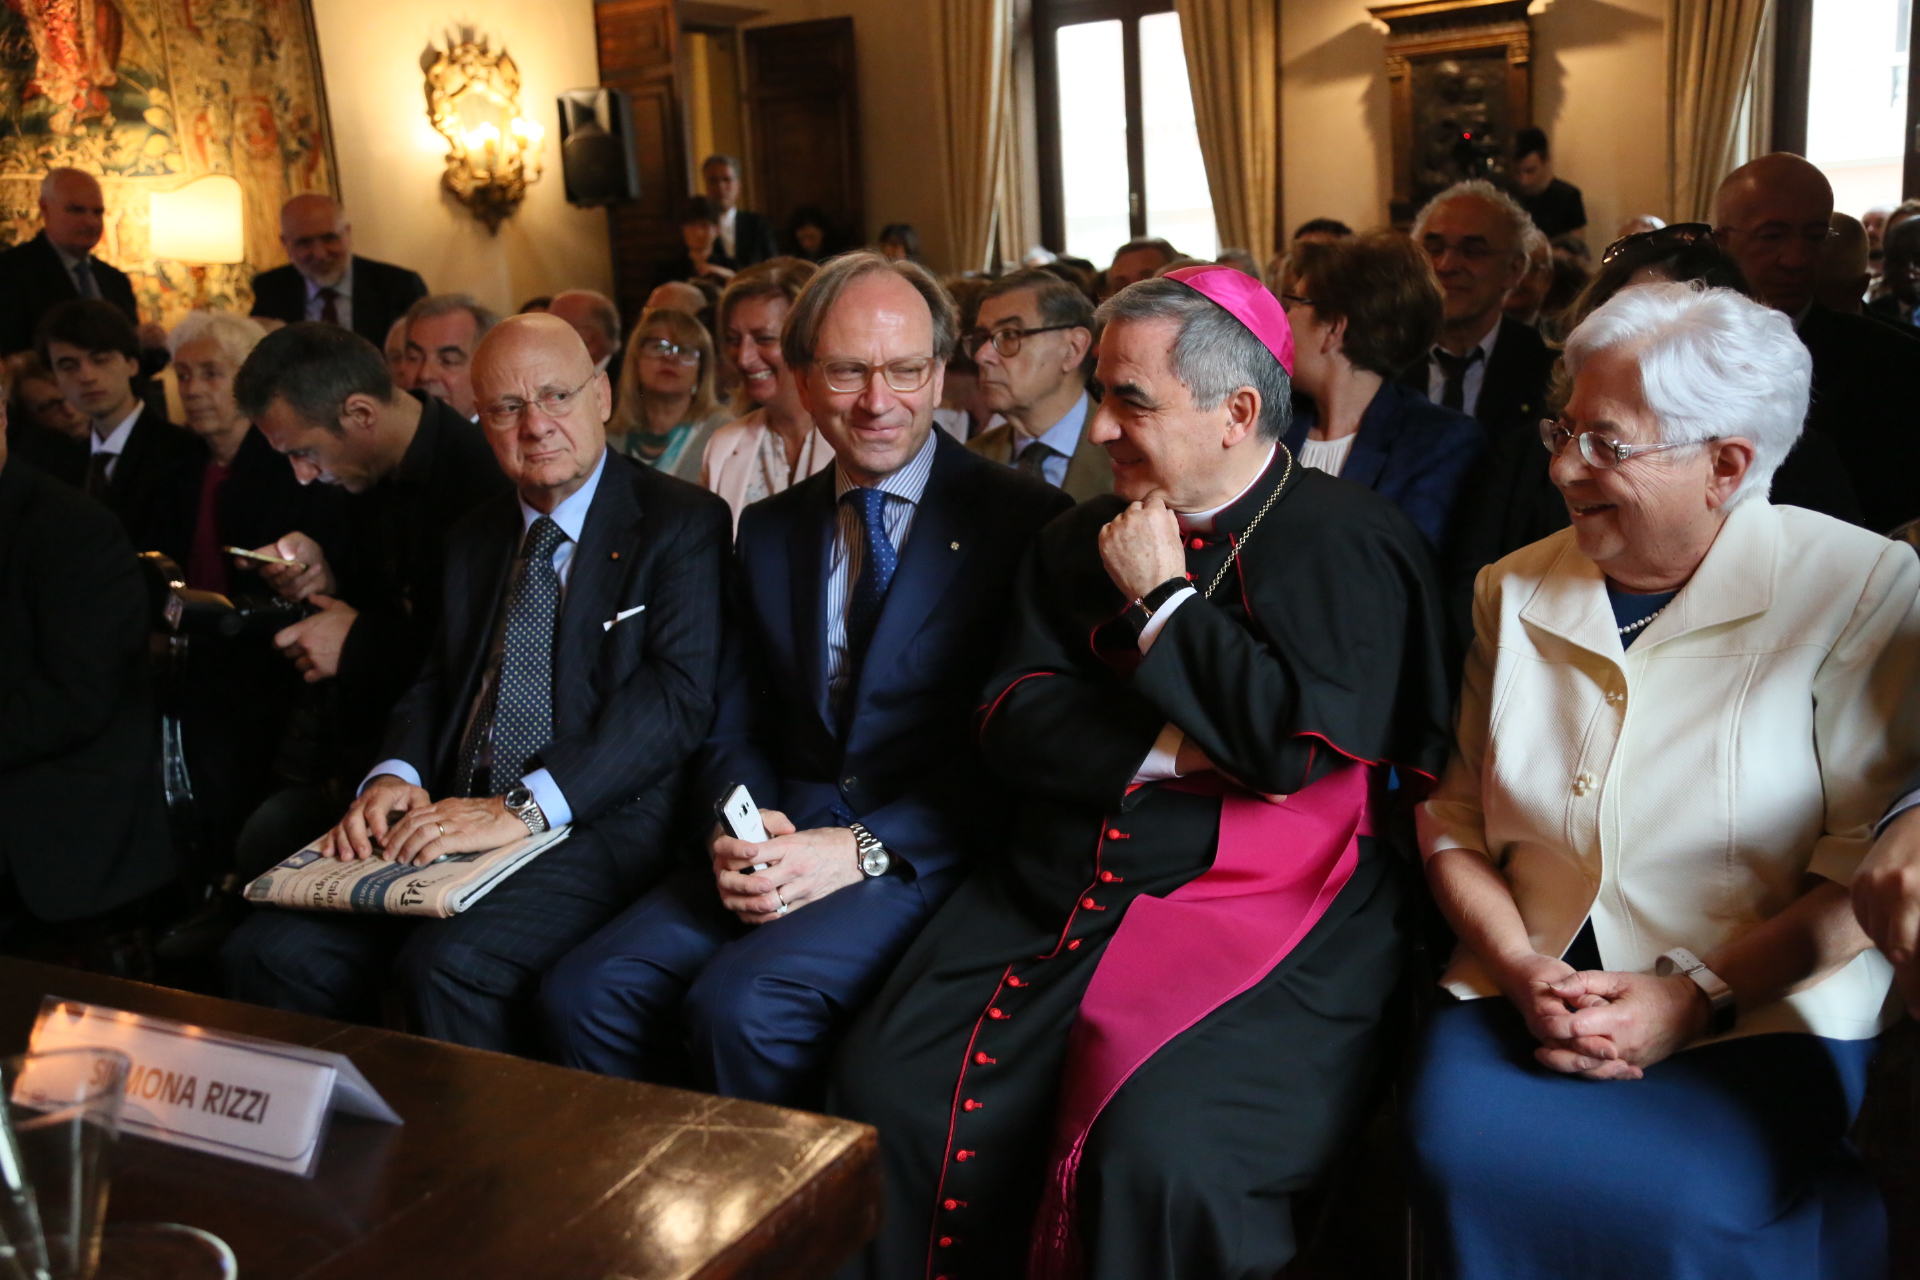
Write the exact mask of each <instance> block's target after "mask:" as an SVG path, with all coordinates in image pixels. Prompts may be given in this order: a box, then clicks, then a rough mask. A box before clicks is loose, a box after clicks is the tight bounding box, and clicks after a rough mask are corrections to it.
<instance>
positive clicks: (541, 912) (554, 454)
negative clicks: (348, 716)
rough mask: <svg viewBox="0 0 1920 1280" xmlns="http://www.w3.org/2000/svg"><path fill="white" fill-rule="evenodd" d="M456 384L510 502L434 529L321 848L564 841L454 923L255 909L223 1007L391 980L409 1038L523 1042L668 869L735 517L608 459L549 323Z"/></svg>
mask: <svg viewBox="0 0 1920 1280" xmlns="http://www.w3.org/2000/svg"><path fill="white" fill-rule="evenodd" d="M475 383H476V385H477V388H478V391H479V395H480V403H481V405H482V410H481V415H482V419H483V421H484V423H485V425H486V430H487V437H488V440H489V442H490V443H491V444H492V445H493V449H494V453H495V456H496V457H497V458H498V459H499V462H500V467H501V470H503V471H504V472H505V473H506V474H507V476H508V477H509V478H510V479H511V480H512V481H513V482H514V486H515V490H516V493H515V495H514V496H513V497H511V498H507V497H502V498H499V499H496V500H494V501H491V502H488V503H486V504H485V505H483V506H481V507H480V508H478V509H476V510H475V511H474V512H473V513H472V514H471V515H470V516H468V517H467V518H466V519H465V520H462V521H461V522H460V523H458V524H457V525H455V526H454V528H453V530H452V531H451V533H450V535H449V551H448V561H447V577H446V590H445V606H446V614H445V622H444V625H443V626H442V628H441V630H440V633H439V636H438V638H437V639H436V642H435V645H434V648H433V649H432V651H431V653H430V656H429V658H428V661H427V665H426V667H425V669H424V670H423V671H422V672H421V675H420V679H419V681H418V682H417V683H415V685H414V687H413V689H412V690H411V691H410V692H409V693H408V694H407V695H406V697H405V698H403V699H402V700H401V702H400V705H399V706H398V707H396V708H395V709H394V713H393V717H392V719H391V721H390V722H389V727H388V735H387V744H386V749H385V754H386V756H387V759H385V760H384V761H383V762H382V763H380V764H379V765H377V766H375V768H374V770H373V772H372V773H371V774H370V776H369V777H368V778H367V780H366V782H365V783H364V784H363V785H362V787H361V791H360V795H359V797H358V798H357V799H356V800H355V801H354V802H353V803H352V804H351V805H350V806H349V807H348V809H347V812H346V814H345V816H344V817H342V818H341V820H340V822H339V824H338V825H337V826H335V827H334V828H333V829H332V830H331V831H330V832H328V833H327V835H326V837H325V845H324V850H325V852H326V854H327V855H328V856H330V857H334V858H340V859H365V858H372V857H379V858H384V859H386V860H388V861H391V862H396V863H401V862H412V863H415V864H419V865H424V864H426V863H429V862H431V861H433V860H434V859H436V858H438V857H440V856H442V855H445V854H458V853H470V852H475V851H479V850H485V849H493V848H498V847H500V846H502V845H505V844H508V843H511V842H512V841H514V840H516V839H520V838H523V837H525V836H526V835H528V834H529V833H530V832H534V833H537V832H541V831H545V830H547V829H548V828H549V827H557V826H562V825H571V827H572V834H571V836H570V838H569V839H568V840H567V841H565V842H564V843H562V844H560V845H558V846H556V847H554V848H552V849H550V850H548V851H547V852H545V853H543V854H542V855H541V856H540V857H539V858H538V859H537V860H536V861H534V862H533V863H532V864H530V865H529V866H527V867H525V868H524V869H522V870H520V871H519V872H518V873H516V874H515V875H514V877H513V878H512V879H511V880H509V881H507V882H506V883H505V884H503V885H501V886H500V887H499V888H497V889H495V890H493V891H492V892H491V893H489V894H488V895H487V897H486V898H485V899H484V900H483V901H481V902H480V903H479V904H477V905H476V906H474V907H472V908H471V909H469V910H468V911H467V912H465V913H464V914H462V915H458V916H454V917H452V918H450V919H445V920H431V921H422V922H413V921H403V920H396V919H376V918H367V917H357V916H350V915H340V916H335V915H328V914H305V913H299V912H279V911H276V912H262V913H260V914H258V915H256V916H255V917H253V918H252V919H251V920H249V921H248V922H247V923H246V924H245V925H243V926H241V928H240V930H239V931H237V932H236V933H235V934H234V936H233V937H232V938H231V939H230V940H229V941H228V944H227V947H226V949H225V952H224V959H225V963H226V967H227V973H228V976H229V980H230V984H231V986H232V989H233V992H234V994H235V995H237V996H239V997H240V998H241V999H246V1000H252V1001H255V1002H257V1003H261V1004H269V1005H274V1006H276V1007H280V1008H286V1009H296V1010H300V1011H302V1012H307V1013H315V1014H321V1015H324V1016H331V1017H359V1018H363V1019H364V1018H371V1017H373V1016H374V1014H375V1012H376V1011H377V1010H378V1008H379V1007H380V996H381V993H382V991H383V989H385V988H386V987H388V986H389V985H392V984H397V985H398V988H399V990H400V993H401V995H402V996H403V997H404V998H405V1001H406V1004H407V1008H408V1010H409V1013H410V1016H411V1021H412V1024H413V1026H414V1027H415V1028H416V1029H418V1030H419V1031H421V1032H422V1033H424V1034H426V1035H430V1036H434V1037H436V1038H438V1039H443V1040H451V1041H454V1042H456V1043H459V1044H466V1045H471V1046H474V1047H476V1048H483V1049H494V1050H498V1051H502V1052H521V1053H528V1052H533V1051H535V1050H536V1049H537V1047H538V1043H539V1041H538V1036H537V1034H536V1033H535V1031H534V1027H533V1024H532V1022H531V1015H532V1012H533V1007H532V1006H533V997H534V994H535V992H536V990H537V987H538V983H539V980H540V976H541V974H542V973H544V972H545V970H546V969H547V967H548V966H550V965H551V964H552V963H553V962H554V961H555V960H557V959H559V958H560V956H562V955H564V954H565V953H566V952H567V951H568V950H569V949H571V948H572V947H573V946H575V945H576V944H577V943H579V942H580V941H582V940H583V939H584V938H586V937H587V936H588V935H589V934H591V933H592V932H593V931H594V930H595V929H597V928H599V927H600V926H601V925H602V924H604V923H606V921H607V920H608V919H610V918H611V917H612V916H613V915H614V914H615V913H617V912H618V911H619V910H620V908H621V906H622V905H624V904H625V903H627V902H630V901H632V900H633V898H634V897H636V896H637V895H639V894H640V893H642V892H644V891H645V890H646V889H648V888H649V887H651V885H652V884H653V882H654V881H656V880H658V879H659V878H660V876H661V875H662V874H664V873H665V871H666V869H667V866H668V863H669V856H668V849H667V841H666V829H667V823H668V818H669V816H670V810H671V808H672V803H673V798H674V795H675V793H676V791H677V789H678V784H679V777H680V770H681V766H682V764H683V763H684V761H685V760H686V758H687V757H688V756H689V755H690V754H691V753H692V752H693V751H694V749H695V748H696V747H698V746H699V744H700V742H701V740H702V738H703V737H704V736H705V734H706V731H707V728H708V725H709V724H710V723H711V721H712V717H713V697H714V680H715V671H716V667H717V665H718V655H719V648H720V646H719V632H720V580H721V575H722V572H723V566H724V563H725V556H726V547H727V539H728V530H729V525H730V521H731V518H730V516H729V514H728V511H727V508H726V505H725V504H724V503H722V502H721V501H720V500H719V499H717V498H715V497H713V496H712V495H710V494H707V493H705V492H704V491H702V490H699V489H696V488H694V487H693V486H691V485H688V484H686V483H684V482H682V481H679V480H675V479H673V478H672V477H670V476H666V475H663V474H661V473H659V472H656V471H653V470H651V469H649V468H646V467H642V466H639V465H637V464H635V463H632V462H630V461H628V460H627V459H626V458H623V457H620V456H619V455H617V454H614V453H612V452H611V451H610V450H608V449H607V447H606V428H605V424H606V419H607V417H608V415H609V414H610V413H611V412H612V406H613V391H612V387H611V385H610V384H609V382H608V380H607V376H606V374H605V373H604V372H599V371H596V370H595V369H594V367H593V360H592V359H591V357H589V356H588V354H587V349H586V347H585V346H584V345H583V344H582V343H581V341H580V339H579V337H578V335H576V334H575V333H574V332H573V330H572V329H571V328H570V327H569V326H568V325H567V324H566V322H565V321H563V320H560V319H558V318H557V317H554V316H548V315H537V314H536V315H523V316H515V317H513V318H511V319H509V320H506V321H504V322H502V323H501V325H500V326H499V327H498V328H497V329H496V330H495V331H494V333H493V334H491V335H489V337H488V339H487V340H486V342H484V343H483V344H482V345H481V348H480V351H479V353H478V357H477V362H476V369H475ZM288 852H292V851H291V850H289V851H288Z"/></svg>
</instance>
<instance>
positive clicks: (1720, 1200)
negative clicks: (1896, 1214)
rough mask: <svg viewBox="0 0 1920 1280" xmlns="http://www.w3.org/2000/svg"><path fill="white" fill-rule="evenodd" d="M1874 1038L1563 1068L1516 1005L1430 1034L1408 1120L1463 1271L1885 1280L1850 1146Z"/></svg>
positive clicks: (1880, 1240)
mask: <svg viewBox="0 0 1920 1280" xmlns="http://www.w3.org/2000/svg"><path fill="white" fill-rule="evenodd" d="M1877 1044H1878V1042H1877V1041H1874V1040H1826V1039H1822V1038H1819V1037H1817V1036H1811V1035H1762V1036H1748V1037H1744V1038H1742V1039H1739V1040H1731V1041H1728V1042H1727V1043H1725V1044H1715V1045H1706V1046H1704V1047H1702V1048H1698V1049H1691V1050H1688V1051H1687V1052H1685V1053H1680V1054H1676V1055H1674V1056H1673V1057H1671V1058H1668V1059H1667V1060H1666V1061H1664V1062H1661V1063H1659V1064H1658V1065H1656V1066H1654V1067H1651V1068H1649V1069H1648V1071H1647V1073H1646V1076H1645V1077H1644V1078H1643V1079H1640V1080H1634V1081H1611V1082H1599V1081H1591V1080H1583V1079H1581V1078H1579V1077H1577V1076H1567V1075H1561V1074H1560V1073H1558V1072H1554V1071H1549V1070H1547V1069H1546V1068H1545V1067H1542V1066H1540V1065H1539V1064H1538V1063H1537V1062H1535V1061H1534V1059H1533V1050H1534V1048H1535V1047H1536V1041H1535V1040H1534V1039H1533V1037H1532V1036H1531V1035H1529V1034H1528V1032H1527V1027H1526V1022H1525V1021H1524V1020H1523V1019H1522V1018H1521V1016H1520V1014H1519V1011H1518V1010H1516V1009H1515V1008H1514V1007H1513V1006H1512V1005H1511V1004H1509V1003H1508V1002H1507V1001H1506V1000H1504V999H1501V998H1499V997H1494V998H1491V999H1486V1000H1473V1001H1469V1002H1466V1003H1463V1004H1451V1003H1450V1004H1448V1005H1447V1007H1445V1008H1443V1009H1441V1010H1440V1011H1439V1012H1438V1014H1437V1015H1436V1016H1435V1018H1434V1020H1433V1024H1432V1026H1431V1027H1429V1028H1428V1034H1427V1038H1426V1044H1425V1046H1424V1048H1423V1050H1422V1052H1421V1056H1420V1062H1419V1066H1418V1075H1417V1077H1416V1080H1415V1084H1414V1092H1413V1097H1412V1100H1411V1104H1410V1107H1409V1114H1408V1126H1409V1131H1410V1136H1411V1138H1412V1141H1413V1146H1414V1154H1415V1159H1416V1161H1417V1163H1418V1166H1419V1171H1420V1175H1421V1180H1422V1184H1423V1190H1424V1192H1425V1194H1426V1196H1427V1198H1428V1207H1429V1209H1430V1211H1431V1212H1430V1219H1431V1220H1432V1221H1433V1223H1434V1224H1435V1225H1436V1226H1437V1227H1438V1229H1439V1234H1440V1238H1441V1241H1442V1244H1443V1247H1444V1249H1445V1252H1446V1253H1447V1255H1448V1256H1449V1257H1450V1258H1451V1260H1452V1272H1453V1276H1454V1280H1534V1278H1536V1277H1538V1278H1541V1280H1546V1278H1548V1277H1551V1278H1552V1280H1585V1278H1587V1277H1591V1278H1592V1280H1626V1278H1628V1277H1631V1280H1881V1278H1882V1277H1884V1276H1885V1275H1886V1270H1887V1261H1886V1252H1887V1224H1886V1210H1885V1207H1884V1206H1883V1204H1882V1203H1881V1199H1880V1193H1879V1190H1878V1189H1877V1188H1876V1187H1875V1185H1874V1183H1873V1181H1872V1180H1871V1179H1870V1178H1869V1177H1868V1175H1867V1172H1866V1170H1865V1168H1864V1167H1863V1166H1862V1165H1861V1163H1860V1159H1859V1156H1858V1155H1857V1154H1856V1153H1855V1151H1854V1150H1853V1147H1852V1145H1851V1144H1850V1143H1848V1141H1847V1137H1846V1134H1847V1130H1848V1128H1849V1127H1850V1126H1851V1124H1852V1123H1853V1118H1854V1116H1855V1115H1856V1114H1858V1112H1859V1110H1860V1102H1861V1098H1862V1097H1863V1095H1864V1094H1865V1092H1866V1082H1867V1064H1868V1062H1869V1060H1870V1059H1871V1058H1872V1057H1873V1052H1874V1049H1875V1047H1876V1046H1877Z"/></svg>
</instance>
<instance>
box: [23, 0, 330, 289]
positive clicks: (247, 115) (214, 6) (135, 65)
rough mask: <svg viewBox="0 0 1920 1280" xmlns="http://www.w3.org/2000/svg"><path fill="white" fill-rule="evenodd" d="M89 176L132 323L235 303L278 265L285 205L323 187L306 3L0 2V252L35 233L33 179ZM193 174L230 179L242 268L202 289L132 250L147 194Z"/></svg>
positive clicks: (321, 126)
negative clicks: (241, 217) (131, 307)
mask: <svg viewBox="0 0 1920 1280" xmlns="http://www.w3.org/2000/svg"><path fill="white" fill-rule="evenodd" d="M63 165H67V166H72V167H73V168H76V169H84V170H86V171H87V172H89V173H92V174H96V175H98V176H99V178H100V182H101V187H102V189H103V190H104V192H105V194H106V206H107V230H106V236H105V238H104V239H103V240H102V241H101V244H100V247H99V248H98V249H97V250H95V252H96V253H97V254H98V255H99V256H100V257H102V258H104V259H105V260H107V261H108V262H111V263H113V264H114V265H115V266H117V267H119V268H121V269H122V270H123V271H126V272H127V273H128V274H129V275H131V276H132V277H133V282H134V290H135V292H136V294H137V295H138V296H139V300H140V311H141V317H142V318H143V319H149V320H159V321H161V322H162V323H164V324H171V323H173V322H175V321H177V320H178V319H179V318H180V317H181V316H182V315H184V314H185V313H186V312H187V310H188V309H189V308H190V307H192V306H193V305H194V302H195V299H196V297H198V298H199V299H200V300H201V301H202V302H203V303H204V304H206V305H211V306H216V307H222V308H237V309H239V310H240V311H241V312H242V313H243V314H244V312H245V311H246V309H247V308H248V306H250V305H251V302H252V299H251V296H250V295H249V293H248V289H247V282H248V280H249V279H250V278H251V277H252V274H253V273H254V272H255V271H259V270H262V269H264V268H266V267H270V266H274V265H277V264H279V263H281V262H284V261H286V254H285V252H284V251H283V250H282V249H281V247H280V240H279V211H280V206H281V204H282V203H283V202H285V200H286V199H287V197H288V196H290V195H296V194H298V193H301V192H306V191H320V192H333V191H335V190H337V189H338V186H337V179H336V177H335V170H334V162H333V145H332V140H331V137H330V136H329V133H328V129H327V108H326V93H325V88H324V86H323V84H322V82H321V79H320V55H319V47H318V43H317V41H316V39H315V36H314V30H313V13H312V10H311V9H310V8H309V7H308V0H0V247H5V246H7V245H11V244H17V243H19V242H20V241H22V240H26V239H28V238H30V237H31V236H32V235H33V234H34V233H35V232H36V231H37V230H38V229H39V211H38V208H37V206H36V201H37V199H38V197H39V183H40V179H41V177H42V176H44V175H45V174H46V172H47V170H49V169H52V168H58V167H60V166H63ZM207 173H227V174H232V175H233V177H234V178H235V179H237V180H238V181H239V183H240V188H241V192H242V198H243V201H244V210H245V218H246V224H247V239H246V244H247V259H248V260H247V261H246V262H245V263H241V264H239V265H235V266H213V267H209V268H207V269H206V271H205V279H204V284H202V283H200V282H196V281H195V279H194V278H193V275H192V273H191V270H190V269H189V268H188V266H187V265H186V264H184V263H178V262H156V261H153V260H152V259H150V258H149V256H148V249H147V197H148V195H149V193H151V192H153V191H155V190H160V191H167V190H171V189H173V188H175V187H177V186H180V185H182V184H183V183H185V182H187V181H189V180H190V179H192V178H196V177H199V176H200V175H202V174H207Z"/></svg>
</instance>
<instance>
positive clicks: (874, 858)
mask: <svg viewBox="0 0 1920 1280" xmlns="http://www.w3.org/2000/svg"><path fill="white" fill-rule="evenodd" d="M891 862H892V859H891V858H889V857H888V856H887V851H886V850H885V849H879V850H876V851H874V852H873V853H863V854H861V855H860V870H861V871H863V872H865V873H866V874H867V875H869V876H883V875H885V874H887V867H888V865H889V864H890V863H891Z"/></svg>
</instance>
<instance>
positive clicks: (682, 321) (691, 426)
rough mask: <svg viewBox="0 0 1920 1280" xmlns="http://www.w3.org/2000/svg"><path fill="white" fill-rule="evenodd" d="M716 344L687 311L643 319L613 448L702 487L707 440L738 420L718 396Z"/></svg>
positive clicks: (627, 368) (630, 354)
mask: <svg viewBox="0 0 1920 1280" xmlns="http://www.w3.org/2000/svg"><path fill="white" fill-rule="evenodd" d="M713 384H714V354H713V338H712V336H711V335H710V334H708V333H707V327H706V326H705V325H703V324H701V323H700V322H699V321H698V320H696V319H694V318H693V317H692V316H690V315H688V314H687V313H686V312H684V311H676V310H674V309H673V308H671V307H655V308H653V309H652V310H650V311H648V312H646V313H645V314H644V315H642V316H641V317H640V323H639V324H637V325H635V326H634V332H633V337H632V338H631V339H629V340H628V342H627V354H626V360H625V363H624V367H623V368H622V369H621V370H620V398H619V401H618V403H616V404H615V406H614V410H613V420H612V421H611V422H609V423H607V443H608V445H610V446H611V447H612V448H613V449H614V451H615V452H617V453H624V454H626V455H627V456H628V457H629V458H632V459H633V460H634V461H635V462H639V463H642V464H644V465H646V466H649V467H653V468H655V469H656V470H660V471H664V472H666V473H667V474H668V475H671V476H678V477H679V478H680V479H682V480H687V481H691V482H693V483H695V484H697V483H699V481H700V462H701V458H702V457H703V456H704V454H705V453H706V448H707V440H708V438H709V437H710V436H712V435H713V433H714V430H715V429H716V428H717V427H719V426H720V424H721V423H723V422H725V421H726V420H727V418H728V417H729V416H731V415H730V414H729V413H728V412H727V410H725V409H724V408H722V407H721V406H720V405H719V403H718V402H717V401H716V400H715V398H714V391H713Z"/></svg>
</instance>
